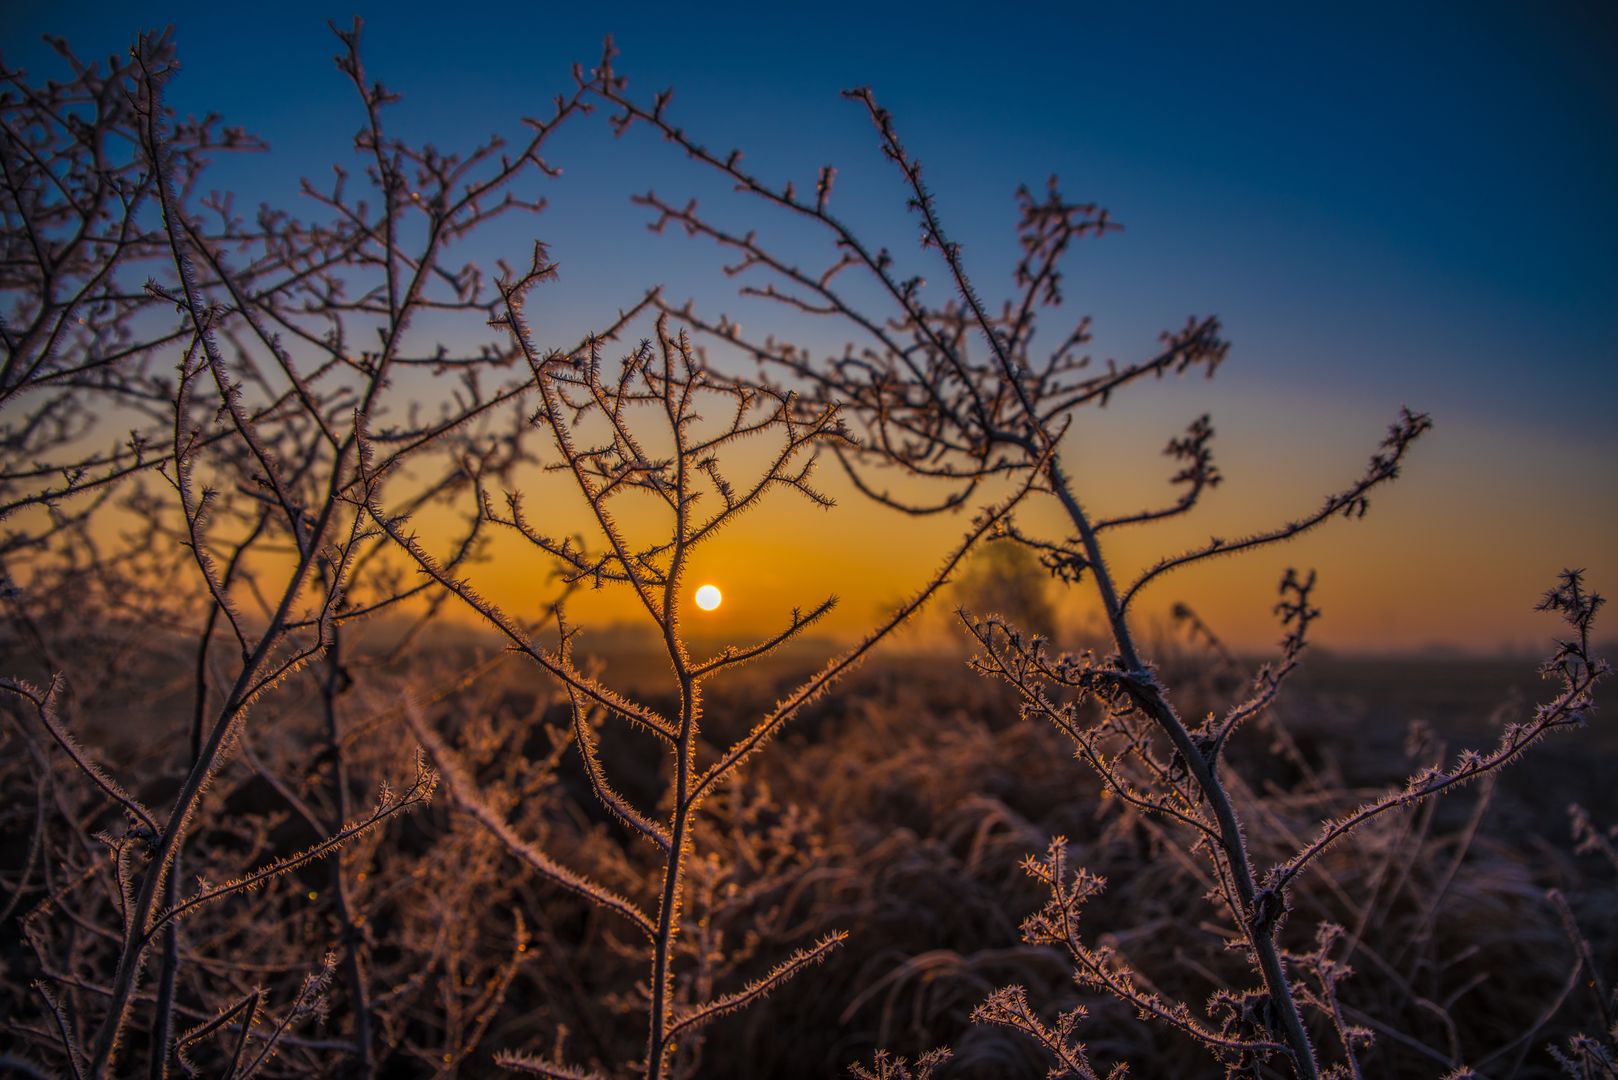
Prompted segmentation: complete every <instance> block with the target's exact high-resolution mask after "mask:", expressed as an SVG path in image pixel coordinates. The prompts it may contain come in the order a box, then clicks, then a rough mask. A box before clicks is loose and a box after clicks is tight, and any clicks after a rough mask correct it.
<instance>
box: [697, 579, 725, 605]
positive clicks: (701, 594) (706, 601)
mask: <svg viewBox="0 0 1618 1080" xmlns="http://www.w3.org/2000/svg"><path fill="white" fill-rule="evenodd" d="M722 600H724V596H723V595H722V594H721V593H720V592H719V587H718V586H717V585H704V586H702V588H700V589H698V590H697V607H699V608H701V609H702V610H703V611H712V610H714V609H715V608H717V607H718V606H719V604H720V602H721V601H722Z"/></svg>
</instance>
